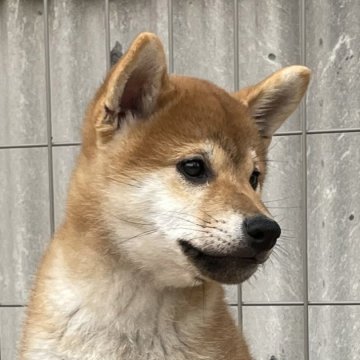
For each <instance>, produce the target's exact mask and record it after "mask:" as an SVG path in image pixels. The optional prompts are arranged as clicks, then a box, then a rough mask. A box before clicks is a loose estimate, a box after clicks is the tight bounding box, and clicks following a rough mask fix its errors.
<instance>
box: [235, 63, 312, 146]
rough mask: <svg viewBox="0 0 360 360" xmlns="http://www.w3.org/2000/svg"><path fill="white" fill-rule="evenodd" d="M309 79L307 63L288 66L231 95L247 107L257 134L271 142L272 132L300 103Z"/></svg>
mask: <svg viewBox="0 0 360 360" xmlns="http://www.w3.org/2000/svg"><path fill="white" fill-rule="evenodd" d="M309 80H310V70H309V69H308V68H307V67H305V66H289V67H286V68H283V69H281V70H279V71H277V72H275V73H273V74H272V75H270V76H269V77H267V78H266V79H265V80H263V81H261V82H260V83H258V84H256V85H254V86H251V87H248V88H245V89H242V90H240V91H239V92H237V93H235V94H234V96H235V97H236V98H237V99H238V100H240V101H241V102H242V103H243V104H245V105H246V106H247V107H248V109H249V112H250V115H251V116H252V117H253V118H254V121H255V122H256V124H257V126H258V128H259V131H260V134H261V135H262V136H263V137H264V138H265V139H266V140H267V141H268V142H269V143H270V140H271V137H272V135H273V134H274V132H275V131H276V130H277V129H278V128H279V127H280V126H281V124H282V123H283V122H284V121H285V120H286V119H287V118H288V117H289V116H290V115H291V114H292V113H293V111H294V110H295V109H296V108H297V106H298V105H299V103H300V101H301V99H302V97H303V95H304V94H305V91H306V89H307V87H308V84H309Z"/></svg>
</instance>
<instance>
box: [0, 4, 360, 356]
mask: <svg viewBox="0 0 360 360" xmlns="http://www.w3.org/2000/svg"><path fill="white" fill-rule="evenodd" d="M302 1H303V0H299V1H287V0H269V1H263V2H260V1H253V0H241V1H238V2H237V9H238V12H237V13H236V12H235V6H234V4H235V2H234V1H223V0H196V1H195V0H182V1H175V0H173V1H172V4H173V9H172V10H173V12H172V18H169V17H168V13H169V9H168V1H167V0H149V1H147V0H136V1H133V0H110V2H109V4H110V17H109V18H110V22H109V30H110V33H109V42H110V43H109V44H108V45H109V46H110V48H112V47H113V46H114V44H115V42H116V41H118V42H119V43H120V44H121V46H122V49H123V50H125V49H126V48H127V46H128V45H129V43H130V41H131V40H132V39H133V38H134V37H135V36H136V35H137V34H138V33H139V32H141V31H153V32H156V33H157V34H159V36H160V37H161V39H162V40H163V42H164V46H165V51H166V52H167V54H170V53H171V51H170V50H171V47H172V50H173V55H174V56H173V57H172V58H170V59H169V65H174V71H175V72H176V73H179V74H187V75H191V76H196V77H201V78H205V79H208V80H209V81H212V82H214V83H216V84H218V85H220V86H223V87H225V88H226V89H228V90H234V89H235V86H236V84H237V83H239V84H240V86H246V85H249V84H252V83H255V82H257V81H259V80H261V79H262V78H263V77H264V76H267V75H268V74H269V73H271V72H272V71H275V70H277V69H279V68H281V67H283V66H286V65H290V64H298V63H300V62H301V59H303V58H305V61H306V64H307V65H308V66H309V67H310V68H311V69H312V71H313V80H312V83H311V86H310V90H309V94H308V96H307V101H306V106H305V111H304V114H305V115H306V119H307V127H308V129H309V130H314V129H317V130H319V129H320V130H334V129H346V128H359V127H360V96H359V90H360V89H359V83H360V81H359V80H360V78H359V77H360V75H359V74H360V71H359V61H360V22H359V18H360V2H359V1H358V0H339V1H329V0H306V1H305V5H306V6H305V27H303V24H302V23H301V21H300V18H301V16H300V11H301V7H302ZM48 5H49V24H48V25H49V26H48V31H49V32H48V35H49V45H50V48H49V50H50V62H49V64H48V65H49V69H50V95H51V97H50V99H51V103H50V105H51V123H52V126H51V130H52V135H53V142H55V143H68V142H78V141H80V127H81V121H82V118H83V113H84V110H85V108H86V105H87V103H88V102H89V101H90V98H91V96H92V94H93V92H94V89H95V88H96V87H97V86H98V85H99V84H100V82H101V81H102V79H103V77H104V74H105V71H106V48H107V44H106V27H105V2H104V1H103V0H79V1H71V0H49V1H48ZM236 21H237V23H236ZM171 28H172V32H169V30H171ZM236 30H238V33H235V31H236ZM302 35H304V36H302ZM236 36H237V37H238V43H237V44H235V42H234V40H235V38H236ZM301 39H305V43H303V42H302V41H301ZM44 40H45V38H44V8H43V1H42V0H3V1H1V2H0V169H1V174H2V176H0V209H1V214H2V215H1V216H0V354H1V356H0V357H1V360H13V359H15V349H16V347H15V344H16V341H17V335H16V334H17V333H18V332H19V328H20V325H19V324H20V321H21V320H20V319H21V315H22V312H23V309H21V308H16V307H15V308H14V307H11V306H14V305H23V304H26V302H27V295H28V290H29V286H30V284H31V280H32V278H33V274H34V271H35V269H36V265H37V262H38V259H39V258H40V256H41V253H42V251H43V249H44V247H45V246H46V244H47V243H48V241H49V238H50V215H49V214H50V212H49V199H50V192H49V170H50V169H49V167H48V150H47V148H46V147H35V148H14V149H5V148H4V146H5V145H6V146H8V145H11V146H15V147H16V146H18V145H22V144H34V145H36V144H46V142H47V120H46V105H47V104H46V96H45V95H46V91H47V89H46V85H45V79H46V77H45V74H46V72H45V65H46V64H45V42H44ZM237 73H238V75H239V77H238V79H235V75H236V74H237ZM303 120H304V117H302V115H301V113H300V112H296V113H295V114H294V115H293V116H292V117H291V119H290V120H289V121H288V122H287V123H286V124H285V125H284V126H283V127H282V128H281V129H280V131H288V130H291V131H298V130H300V129H301V126H302V121H303ZM359 146H360V135H359V132H355V133H347V134H342V133H335V134H311V135H310V134H309V135H308V136H307V149H306V156H307V169H306V174H304V172H303V168H302V165H303V164H302V160H303V155H304V154H303V153H302V151H303V149H302V144H301V136H297V135H292V136H282V137H276V138H275V139H274V140H273V143H272V144H271V150H270V155H269V159H270V161H269V163H268V165H269V174H268V181H267V183H266V186H265V188H264V194H265V201H266V204H267V205H268V207H269V209H270V211H271V213H272V214H273V215H274V217H275V219H276V220H278V221H279V223H280V224H281V226H282V229H283V236H282V238H281V239H280V240H279V242H278V245H277V246H276V248H275V251H274V254H273V255H272V256H271V259H270V261H269V262H268V263H267V264H266V265H265V266H264V267H263V268H262V269H260V271H259V272H258V273H257V274H256V276H255V277H253V278H252V279H251V280H250V281H249V282H247V283H246V284H244V285H243V286H242V290H243V291H242V292H243V301H245V302H267V303H271V302H294V301H295V302H302V301H303V298H304V291H305V286H304V284H305V282H304V268H303V264H304V256H306V254H305V253H304V251H303V248H304V247H303V245H304V241H305V238H306V236H307V237H308V257H307V259H308V274H309V284H308V290H309V300H310V301H315V302H321V301H326V302H332V301H360V286H359V283H360V277H359V261H358V259H359V258H360V245H359V244H360V242H359V241H360V226H359V216H360V205H359V204H360V185H359V180H358V178H359V173H360V165H359V164H360V152H359ZM78 151H79V147H78V146H59V147H54V148H53V149H52V155H53V162H52V171H53V175H54V182H53V186H54V207H55V219H54V221H55V224H56V225H59V224H60V223H61V219H62V217H63V212H64V207H65V199H66V192H67V186H68V181H69V177H70V174H71V169H72V166H73V163H74V160H75V158H76V155H77V153H78ZM305 175H306V178H307V182H308V183H307V193H306V194H303V193H302V190H303V187H302V185H303V181H304V179H305ZM305 196H306V200H307V209H306V210H307V227H306V226H305V225H306V223H305V222H304V219H303V215H304V214H305V212H304V210H305V209H303V208H302V206H303V204H304V203H305V202H304V198H305ZM306 229H307V231H306ZM237 295H238V291H237V287H236V286H230V287H226V299H227V302H228V303H229V304H232V305H235V306H231V307H230V311H231V313H232V315H233V316H234V319H237V318H238V307H237V306H236V304H237V303H238V301H239V299H238V297H237ZM359 311H360V306H341V305H337V306H324V305H313V306H310V308H309V345H310V348H309V351H310V359H311V360H332V359H334V360H338V359H342V360H343V359H344V360H358V359H359V352H360V348H359V341H358V339H359V336H360V329H359V326H360V322H359V319H360V313H359ZM242 312H243V325H244V332H245V334H246V336H247V338H248V339H249V343H250V345H251V348H252V350H253V353H254V358H255V359H256V360H280V359H281V360H297V359H299V360H303V359H305V357H304V322H303V319H304V313H303V307H302V306H244V307H243V308H242Z"/></svg>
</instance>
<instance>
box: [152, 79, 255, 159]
mask: <svg viewBox="0 0 360 360" xmlns="http://www.w3.org/2000/svg"><path fill="white" fill-rule="evenodd" d="M172 81H173V83H174V85H175V88H176V91H175V93H176V96H175V98H174V99H172V100H171V105H170V106H168V107H166V111H163V112H162V116H161V117H162V119H161V121H159V123H158V124H157V126H158V127H159V128H161V130H162V131H164V132H165V133H166V131H169V133H171V134H172V135H173V136H175V137H176V138H177V140H178V141H181V140H183V142H192V143H201V142H205V141H207V142H208V141H209V142H211V143H213V144H216V145H217V146H219V147H221V148H222V149H223V150H224V151H225V152H226V153H228V154H229V155H230V156H231V157H234V158H235V157H239V156H243V155H245V154H246V153H248V150H249V148H253V147H255V145H254V144H256V142H257V141H258V138H259V136H258V130H257V128H256V125H255V124H254V122H253V121H252V119H251V118H250V117H249V115H248V112H247V108H246V107H245V105H244V104H242V103H241V102H240V101H238V100H236V99H235V98H233V97H232V96H231V95H230V94H229V93H227V92H226V91H225V90H223V89H221V88H219V87H217V86H216V85H214V84H212V83H209V82H207V81H205V80H199V79H194V78H188V77H175V78H172ZM160 133H161V131H160ZM169 135H170V134H169Z"/></svg>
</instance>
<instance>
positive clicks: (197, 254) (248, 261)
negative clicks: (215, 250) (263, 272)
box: [179, 240, 263, 266]
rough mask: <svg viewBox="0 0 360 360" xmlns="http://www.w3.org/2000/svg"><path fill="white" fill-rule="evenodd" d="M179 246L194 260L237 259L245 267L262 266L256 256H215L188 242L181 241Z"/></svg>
mask: <svg viewBox="0 0 360 360" xmlns="http://www.w3.org/2000/svg"><path fill="white" fill-rule="evenodd" d="M179 244H180V246H181V248H182V250H183V252H184V254H185V255H188V256H190V257H192V258H194V259H196V258H202V259H206V258H208V259H217V260H230V259H236V260H240V261H241V262H242V264H243V265H245V266H246V265H260V264H262V263H263V261H259V260H258V259H257V258H256V256H241V255H240V254H239V255H215V254H209V253H206V252H205V251H203V250H200V249H198V248H197V247H195V246H193V245H192V244H190V242H188V241H186V240H179Z"/></svg>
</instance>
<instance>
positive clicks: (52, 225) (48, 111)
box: [43, 0, 55, 236]
mask: <svg viewBox="0 0 360 360" xmlns="http://www.w3.org/2000/svg"><path fill="white" fill-rule="evenodd" d="M43 6H44V41H45V54H44V55H45V86H46V123H47V149H48V175H49V216H50V232H51V236H52V234H53V233H54V230H55V206H54V168H53V149H52V122H51V79H50V41H49V9H48V0H43Z"/></svg>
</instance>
